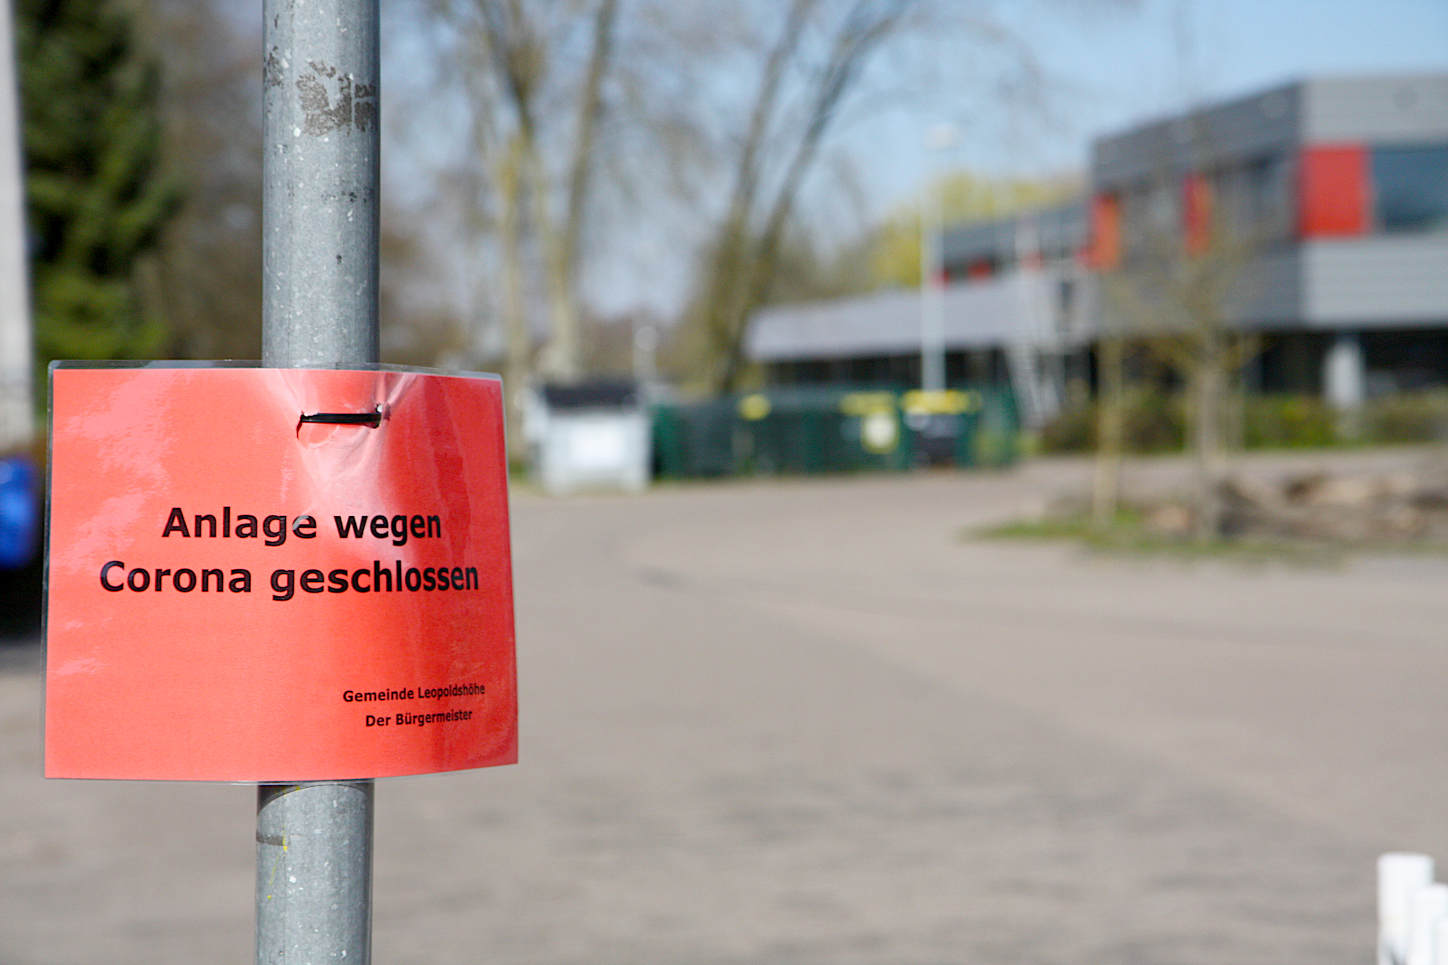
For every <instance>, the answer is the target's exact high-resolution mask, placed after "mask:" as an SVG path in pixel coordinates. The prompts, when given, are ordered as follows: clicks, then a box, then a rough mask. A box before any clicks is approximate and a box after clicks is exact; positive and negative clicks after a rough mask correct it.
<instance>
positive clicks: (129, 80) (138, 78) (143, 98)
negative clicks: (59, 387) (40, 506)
mask: <svg viewBox="0 0 1448 965" xmlns="http://www.w3.org/2000/svg"><path fill="white" fill-rule="evenodd" d="M15 13H16V40H17V60H18V64H19V73H20V92H21V94H20V96H21V110H22V115H23V137H24V147H25V166H26V203H27V209H28V210H27V216H28V226H29V235H30V237H29V242H30V257H31V264H32V272H33V274H32V285H33V288H32V291H33V295H32V297H33V300H34V315H35V343H36V354H37V357H38V360H39V361H40V363H41V364H42V365H44V364H46V363H47V362H48V361H49V360H51V359H57V358H74V359H106V358H144V357H146V356H148V355H150V354H151V353H153V352H154V351H155V350H156V349H157V348H159V347H160V346H161V345H162V344H163V343H164V341H165V336H166V332H165V330H164V327H163V325H162V324H161V323H160V322H159V321H158V320H156V319H147V318H145V317H143V314H142V312H141V310H140V300H139V298H138V296H137V291H136V284H135V278H134V275H135V268H136V265H137V261H138V259H140V258H142V257H144V256H145V255H146V254H147V253H148V252H149V251H150V250H151V249H153V248H154V247H155V245H156V243H157V240H158V237H159V235H160V232H161V229H162V228H163V227H164V226H165V224H166V221H167V219H168V218H169V217H170V216H171V214H172V213H173V212H174V211H175V210H176V208H177V206H178V204H179V201H180V192H179V190H178V186H177V185H176V183H175V182H174V181H172V180H170V179H168V178H165V177H163V176H162V175H161V174H160V151H161V134H162V131H161V120H160V114H159V111H158V107H157V93H158V88H159V70H158V69H157V65H156V64H155V63H154V62H150V61H147V60H145V59H143V58H142V57H141V56H140V55H139V54H138V53H137V52H136V47H135V43H134V39H133V35H132V25H131V19H130V16H129V15H128V14H126V13H125V12H124V11H122V10H121V9H119V8H118V7H117V6H116V5H115V4H114V3H112V2H109V0H19V2H18V3H17V4H16V10H15ZM40 384H44V382H43V381H42V382H41V383H40Z"/></svg>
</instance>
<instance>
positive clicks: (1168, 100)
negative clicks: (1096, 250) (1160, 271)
mask: <svg viewBox="0 0 1448 965" xmlns="http://www.w3.org/2000/svg"><path fill="white" fill-rule="evenodd" d="M1000 10H1001V16H1002V17H1003V18H1004V19H1006V20H1007V21H1008V22H1009V23H1010V24H1011V25H1012V27H1013V28H1014V30H1015V31H1016V32H1017V33H1018V34H1019V35H1021V36H1023V37H1024V38H1026V40H1027V41H1028V42H1029V44H1030V45H1031V47H1032V49H1033V50H1034V52H1035V55H1036V57H1037V58H1038V59H1039V60H1040V61H1041V63H1042V64H1043V65H1044V66H1045V68H1046V70H1047V72H1048V74H1049V75H1050V77H1051V84H1050V90H1051V93H1050V95H1049V99H1050V113H1049V114H1048V116H1047V117H1045V118H1041V117H1039V116H1034V115H1033V114H1032V113H1031V112H1027V114H1026V116H1024V117H1023V118H1022V119H1019V120H1017V121H1014V122H1012V120H1011V119H1010V117H1009V115H1008V112H1007V111H1006V110H1005V109H1004V108H1002V107H1000V106H999V105H998V106H997V108H996V109H994V110H990V109H985V110H982V109H976V110H975V112H974V114H973V115H972V116H966V117H960V118H954V117H952V118H950V119H951V120H953V121H956V122H957V123H959V125H960V127H961V128H962V129H963V132H964V137H963V138H962V141H961V145H960V147H959V148H957V149H956V151H955V152H954V157H952V158H951V159H949V160H950V161H951V162H952V165H953V166H963V167H971V168H984V169H986V170H992V171H996V172H999V173H1004V172H1006V171H1011V170H1016V171H1019V170H1022V169H1025V170H1031V171H1049V170H1060V169H1063V168H1069V167H1073V166H1080V165H1081V164H1083V163H1084V160H1085V156H1086V145H1087V144H1088V142H1089V141H1090V139H1091V138H1092V137H1093V136H1095V135H1099V134H1102V133H1106V132H1109V131H1112V130H1116V129H1119V128H1122V127H1126V126H1128V125H1130V124H1133V123H1135V122H1137V121H1139V120H1142V119H1144V118H1149V117H1153V116H1159V115H1162V114H1166V113H1169V112H1171V111H1174V110H1176V109H1178V108H1179V107H1181V106H1182V105H1183V104H1185V103H1187V102H1189V101H1190V100H1192V99H1198V100H1207V101H1212V100H1220V99H1224V98H1229V97H1232V96H1235V95H1238V94H1245V93H1249V92H1251V91H1254V90H1257V89H1259V88H1262V87H1265V86H1269V85H1271V84H1275V83H1279V82H1283V81H1287V80H1293V79H1298V78H1302V77H1307V76H1320V75H1342V74H1359V73H1383V72H1402V71H1428V70H1438V71H1448V0H1375V2H1361V0H1138V2H1136V3H1131V2H1129V0H1118V2H1115V3H1113V2H1111V0H1016V2H1013V3H1003V4H1001V5H1000ZM1179 38H1180V39H1179ZM1181 53H1184V54H1185V56H1181V55H1180V54H1181ZM921 106H922V107H923V106H924V105H921ZM952 111H962V112H966V113H969V109H968V108H961V107H952V105H950V104H949V103H948V102H947V103H941V104H937V105H935V106H934V108H933V111H931V113H933V114H934V115H935V116H937V117H938V116H940V115H945V116H947V117H948V116H949V115H950V114H951V113H952ZM925 114H926V112H925V111H901V112H899V114H898V116H896V117H894V118H891V120H890V121H889V126H890V127H892V128H894V129H895V130H896V133H897V135H898V137H899V138H900V141H902V142H904V143H915V144H920V145H921V147H920V148H919V149H918V150H916V151H915V152H913V154H914V156H913V157H907V156H906V154H907V152H904V151H901V152H898V153H897V154H896V155H895V157H894V158H893V159H889V160H885V159H882V163H880V164H879V165H878V166H876V167H874V168H872V169H871V170H870V171H869V172H868V178H867V180H868V181H869V182H870V183H871V184H872V185H873V186H874V187H875V189H876V191H877V192H878V194H879V195H880V196H881V199H882V200H884V201H885V203H886V204H888V203H890V202H891V201H899V200H903V199H905V198H908V197H910V196H911V194H912V192H915V191H918V190H919V184H920V181H921V180H922V177H923V175H924V173H925V172H926V171H927V170H929V169H930V168H931V166H938V165H942V164H943V163H944V160H945V159H940V158H934V159H932V158H928V157H927V155H926V152H925V150H924V147H923V139H924V134H923V131H924V130H925V129H926V128H927V127H928V126H929V124H930V123H931V122H932V121H931V118H930V117H927V116H925Z"/></svg>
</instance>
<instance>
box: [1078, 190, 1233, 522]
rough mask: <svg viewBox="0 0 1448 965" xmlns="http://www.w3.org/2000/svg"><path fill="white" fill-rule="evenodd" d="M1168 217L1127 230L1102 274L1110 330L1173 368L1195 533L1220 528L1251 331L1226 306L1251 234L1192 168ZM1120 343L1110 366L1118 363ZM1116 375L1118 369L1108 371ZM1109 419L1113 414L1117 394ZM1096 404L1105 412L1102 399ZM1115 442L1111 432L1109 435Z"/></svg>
mask: <svg viewBox="0 0 1448 965" xmlns="http://www.w3.org/2000/svg"><path fill="white" fill-rule="evenodd" d="M1182 185H1183V189H1182V191H1181V195H1180V196H1181V204H1180V205H1179V206H1173V207H1172V208H1171V209H1170V210H1172V211H1173V213H1174V214H1175V213H1179V215H1180V216H1176V217H1159V218H1157V219H1156V222H1155V223H1154V224H1140V225H1137V226H1136V228H1135V230H1136V231H1137V233H1138V236H1139V237H1140V238H1141V243H1140V244H1138V245H1137V246H1135V250H1134V252H1131V253H1130V254H1129V256H1128V260H1127V262H1126V264H1125V265H1124V266H1123V267H1122V268H1121V269H1119V270H1117V271H1114V272H1110V273H1107V274H1106V275H1105V276H1104V286H1105V291H1106V296H1107V303H1108V304H1107V306H1106V307H1107V308H1108V310H1109V311H1110V312H1111V314H1112V316H1114V317H1113V318H1112V319H1110V320H1109V321H1108V328H1111V329H1113V334H1112V337H1111V338H1109V339H1104V340H1103V346H1105V345H1106V343H1108V342H1109V343H1112V344H1113V345H1117V346H1119V345H1120V342H1121V339H1123V338H1127V339H1131V340H1133V341H1137V342H1139V343H1140V344H1142V345H1143V346H1145V347H1146V348H1147V349H1148V350H1149V351H1150V352H1151V353H1152V354H1153V355H1154V356H1155V357H1157V358H1158V359H1160V360H1161V361H1162V362H1163V363H1164V364H1165V365H1166V366H1167V367H1168V368H1169V369H1170V370H1171V371H1172V372H1174V373H1175V374H1176V376H1177V377H1178V379H1179V380H1180V381H1181V383H1182V385H1183V386H1184V387H1185V389H1186V394H1187V399H1188V403H1189V404H1188V412H1189V413H1190V423H1189V427H1188V432H1187V439H1188V445H1189V446H1190V448H1191V451H1192V454H1193V461H1194V487H1193V488H1194V497H1193V501H1194V503H1195V507H1194V508H1195V513H1194V530H1195V533H1196V536H1197V538H1198V539H1201V540H1209V539H1215V538H1217V537H1218V536H1220V535H1221V531H1222V503H1221V497H1220V494H1221V486H1222V482H1223V480H1224V478H1225V476H1226V471H1227V450H1228V445H1229V442H1230V440H1231V438H1232V435H1233V433H1232V432H1231V430H1230V426H1231V419H1232V412H1233V394H1232V387H1233V384H1234V382H1235V380H1236V374H1237V372H1238V371H1239V370H1240V369H1241V368H1242V366H1244V365H1245V364H1246V363H1247V362H1248V361H1250V360H1251V359H1252V358H1253V357H1254V356H1255V355H1256V353H1257V351H1258V347H1259V340H1258V339H1257V338H1256V337H1255V336H1254V335H1252V334H1250V333H1244V332H1243V331H1241V330H1240V329H1239V328H1238V327H1237V326H1236V325H1234V324H1233V320H1232V315H1233V312H1232V306H1233V304H1234V303H1235V302H1236V301H1238V300H1240V299H1241V297H1242V296H1243V293H1244V288H1245V284H1246V277H1245V275H1244V272H1243V269H1244V267H1245V266H1246V264H1247V263H1248V261H1249V260H1250V259H1251V257H1252V254H1253V252H1254V251H1255V250H1256V247H1257V245H1256V242H1255V240H1254V238H1253V237H1252V233H1251V232H1250V231H1247V230H1245V229H1241V228H1239V229H1236V230H1233V229H1232V228H1229V227H1228V225H1227V224H1226V223H1225V219H1224V218H1223V217H1222V216H1221V212H1220V211H1218V210H1216V208H1215V206H1214V205H1213V204H1212V200H1211V195H1210V193H1209V190H1208V186H1207V182H1206V180H1205V179H1204V178H1202V177H1201V176H1200V175H1198V174H1194V173H1191V174H1187V175H1186V176H1185V179H1184V180H1183V181H1182ZM1174 188H1175V184H1174V179H1168V178H1162V179H1160V180H1159V182H1158V184H1157V185H1156V188H1155V190H1156V197H1157V199H1158V200H1160V199H1163V198H1167V197H1170V196H1171V195H1170V192H1171V191H1173V189H1174ZM1119 352H1120V349H1119V348H1117V349H1116V350H1115V353H1116V354H1115V357H1114V358H1113V360H1112V363H1111V365H1112V367H1113V368H1114V369H1116V370H1118V371H1119V369H1120V366H1121V359H1120V356H1119ZM1115 377H1116V378H1119V375H1118V376H1115ZM1111 408H1112V409H1114V410H1115V415H1114V416H1113V418H1115V419H1118V420H1119V419H1120V417H1121V416H1120V394H1119V385H1118V387H1117V397H1116V400H1115V403H1114V405H1112V406H1111ZM1103 411H1106V409H1105V408H1103ZM1117 441H1118V443H1119V441H1120V440H1119V439H1118V440H1117Z"/></svg>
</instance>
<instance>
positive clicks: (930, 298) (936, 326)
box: [920, 122, 960, 392]
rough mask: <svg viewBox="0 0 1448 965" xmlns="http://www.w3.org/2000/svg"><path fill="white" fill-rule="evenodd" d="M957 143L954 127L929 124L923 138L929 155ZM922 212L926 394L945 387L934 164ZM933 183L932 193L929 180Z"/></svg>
mask: <svg viewBox="0 0 1448 965" xmlns="http://www.w3.org/2000/svg"><path fill="white" fill-rule="evenodd" d="M959 143H960V131H959V129H958V128H956V126H955V125H954V124H950V123H947V122H942V123H939V124H935V125H933V126H932V127H931V128H930V130H929V131H927V132H926V135H925V148H926V151H927V152H929V154H930V155H931V156H934V155H938V154H942V153H945V152H948V151H950V150H952V149H953V148H954V147H955V146H956V145H957V144H959ZM926 168H927V170H926V182H925V192H924V201H923V205H922V206H923V209H924V210H923V211H921V216H920V387H921V388H922V389H924V390H925V391H927V392H938V391H940V390H942V389H944V388H945V278H944V274H945V272H944V262H945V258H944V252H943V250H942V247H943V245H942V237H941V236H942V234H943V227H944V225H943V212H942V211H941V208H942V207H943V206H944V194H945V192H944V185H943V184H941V183H939V182H940V174H941V172H940V171H939V170H938V165H934V164H927V165H926ZM931 175H934V179H933V180H935V182H936V183H935V184H934V186H933V187H934V190H932V184H931V181H932V177H931Z"/></svg>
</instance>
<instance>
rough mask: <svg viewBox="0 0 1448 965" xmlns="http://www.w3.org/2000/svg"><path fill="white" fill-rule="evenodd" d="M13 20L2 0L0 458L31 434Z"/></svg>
mask: <svg viewBox="0 0 1448 965" xmlns="http://www.w3.org/2000/svg"><path fill="white" fill-rule="evenodd" d="M13 22H14V21H13V19H12V14H11V2H10V0H0V454H3V453H5V452H8V451H10V450H13V449H18V448H22V447H24V446H28V445H29V444H30V439H31V435H32V434H33V433H34V431H35V409H34V405H35V403H34V396H33V395H32V393H31V379H32V372H31V366H32V365H34V363H35V359H34V356H33V354H32V350H31V340H30V305H29V301H30V299H29V295H28V290H29V285H28V284H27V276H26V257H25V191H24V178H23V177H22V167H21V162H20V154H21V152H20V109H19V102H20V94H19V84H18V82H17V75H16V72H15V35H14V28H13V26H12V24H13Z"/></svg>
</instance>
